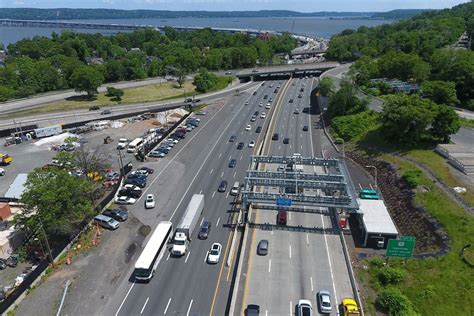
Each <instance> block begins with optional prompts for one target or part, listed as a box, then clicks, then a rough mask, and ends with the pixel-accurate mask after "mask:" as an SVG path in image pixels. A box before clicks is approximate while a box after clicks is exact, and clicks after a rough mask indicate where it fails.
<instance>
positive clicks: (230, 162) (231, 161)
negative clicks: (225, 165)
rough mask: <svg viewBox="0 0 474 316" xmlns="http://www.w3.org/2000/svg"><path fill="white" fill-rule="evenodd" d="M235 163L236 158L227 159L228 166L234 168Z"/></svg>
mask: <svg viewBox="0 0 474 316" xmlns="http://www.w3.org/2000/svg"><path fill="white" fill-rule="evenodd" d="M236 164H237V160H235V159H231V160H230V161H229V168H234V167H235V165H236Z"/></svg>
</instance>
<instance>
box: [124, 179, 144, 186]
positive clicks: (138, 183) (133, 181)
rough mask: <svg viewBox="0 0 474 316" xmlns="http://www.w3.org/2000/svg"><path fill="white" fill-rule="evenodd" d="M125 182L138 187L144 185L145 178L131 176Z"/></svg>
mask: <svg viewBox="0 0 474 316" xmlns="http://www.w3.org/2000/svg"><path fill="white" fill-rule="evenodd" d="M125 184H133V185H136V186H138V187H140V188H144V187H145V186H146V180H143V179H141V178H131V179H126V180H125Z"/></svg>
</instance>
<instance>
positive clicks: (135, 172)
mask: <svg viewBox="0 0 474 316" xmlns="http://www.w3.org/2000/svg"><path fill="white" fill-rule="evenodd" d="M130 174H132V175H133V174H141V175H144V176H148V172H147V171H146V170H133V171H132V172H130Z"/></svg>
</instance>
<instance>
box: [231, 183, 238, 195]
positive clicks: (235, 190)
mask: <svg viewBox="0 0 474 316" xmlns="http://www.w3.org/2000/svg"><path fill="white" fill-rule="evenodd" d="M239 187H240V183H239V182H235V183H234V185H233V186H232V189H231V190H230V195H237V194H239Z"/></svg>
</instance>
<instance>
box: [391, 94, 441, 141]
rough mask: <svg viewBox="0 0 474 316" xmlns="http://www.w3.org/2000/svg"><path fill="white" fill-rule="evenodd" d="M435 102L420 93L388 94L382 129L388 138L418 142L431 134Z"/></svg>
mask: <svg viewBox="0 0 474 316" xmlns="http://www.w3.org/2000/svg"><path fill="white" fill-rule="evenodd" d="M434 106H435V105H434V104H433V103H432V102H431V101H430V100H426V99H422V98H421V97H420V96H418V95H392V96H388V97H387V99H386V101H385V103H384V107H383V111H382V129H383V131H384V135H385V137H386V138H387V139H389V140H392V141H396V142H399V143H409V144H412V145H413V144H416V143H418V142H419V141H421V140H423V139H426V138H427V136H429V130H428V127H429V125H430V124H431V122H432V121H433V117H434V113H433V111H432V109H433V108H434Z"/></svg>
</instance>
